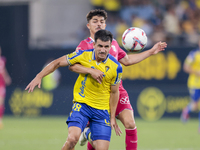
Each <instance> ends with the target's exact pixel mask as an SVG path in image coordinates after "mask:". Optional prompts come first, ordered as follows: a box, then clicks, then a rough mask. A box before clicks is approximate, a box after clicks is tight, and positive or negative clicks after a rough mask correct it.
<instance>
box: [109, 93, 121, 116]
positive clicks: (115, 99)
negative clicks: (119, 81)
mask: <svg viewBox="0 0 200 150" xmlns="http://www.w3.org/2000/svg"><path fill="white" fill-rule="evenodd" d="M118 100H119V91H118V90H117V91H116V92H114V93H111V94H110V117H111V118H115V113H116V109H117V104H118Z"/></svg>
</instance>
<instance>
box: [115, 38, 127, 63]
mask: <svg viewBox="0 0 200 150" xmlns="http://www.w3.org/2000/svg"><path fill="white" fill-rule="evenodd" d="M115 46H116V48H117V49H118V61H119V60H120V59H122V58H124V57H125V56H126V52H125V51H124V50H123V49H121V48H120V46H119V44H118V43H117V41H116V40H115Z"/></svg>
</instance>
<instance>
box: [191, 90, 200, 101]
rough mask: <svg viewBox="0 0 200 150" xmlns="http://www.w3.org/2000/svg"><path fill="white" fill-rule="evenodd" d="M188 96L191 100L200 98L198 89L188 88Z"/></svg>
mask: <svg viewBox="0 0 200 150" xmlns="http://www.w3.org/2000/svg"><path fill="white" fill-rule="evenodd" d="M189 92H190V97H191V99H192V100H193V101H195V102H197V101H198V100H200V89H189Z"/></svg>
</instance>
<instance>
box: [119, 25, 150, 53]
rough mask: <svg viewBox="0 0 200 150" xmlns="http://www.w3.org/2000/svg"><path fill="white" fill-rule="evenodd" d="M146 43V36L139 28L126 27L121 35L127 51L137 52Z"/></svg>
mask: <svg viewBox="0 0 200 150" xmlns="http://www.w3.org/2000/svg"><path fill="white" fill-rule="evenodd" d="M146 44H147V36H146V34H145V32H144V30H142V29H140V28H136V27H131V28H128V29H127V30H126V31H124V33H123V35H122V45H123V47H124V48H125V49H126V50H127V51H130V52H139V51H141V50H143V49H144V48H145V46H146Z"/></svg>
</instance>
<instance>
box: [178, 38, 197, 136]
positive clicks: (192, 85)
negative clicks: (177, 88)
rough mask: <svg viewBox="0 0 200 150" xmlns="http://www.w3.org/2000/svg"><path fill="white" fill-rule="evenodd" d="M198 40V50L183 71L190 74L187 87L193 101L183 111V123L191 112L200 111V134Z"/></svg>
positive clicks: (188, 57)
mask: <svg viewBox="0 0 200 150" xmlns="http://www.w3.org/2000/svg"><path fill="white" fill-rule="evenodd" d="M198 40H199V45H198V48H197V49H194V50H192V51H191V52H190V53H189V54H188V56H187V57H186V59H185V61H184V64H183V70H184V71H185V72H186V73H187V74H189V77H188V82H187V86H188V90H189V93H190V99H191V101H190V103H189V104H188V105H187V106H186V107H185V108H184V109H183V111H182V114H181V121H183V122H187V121H188V119H189V114H190V112H194V111H199V128H198V131H199V133H200V110H199V109H198V102H199V101H200V37H199V38H198Z"/></svg>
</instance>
